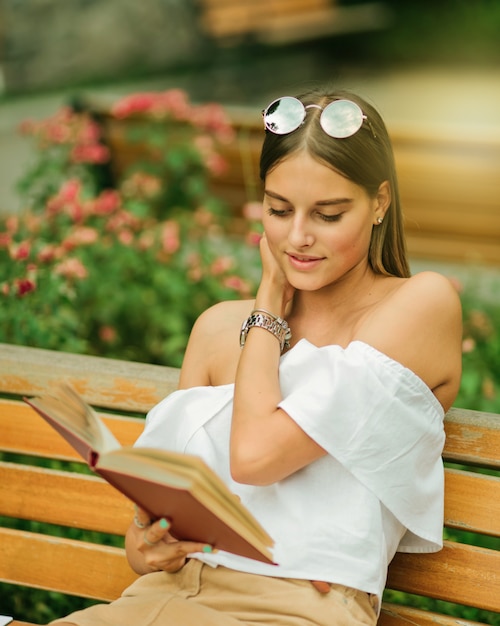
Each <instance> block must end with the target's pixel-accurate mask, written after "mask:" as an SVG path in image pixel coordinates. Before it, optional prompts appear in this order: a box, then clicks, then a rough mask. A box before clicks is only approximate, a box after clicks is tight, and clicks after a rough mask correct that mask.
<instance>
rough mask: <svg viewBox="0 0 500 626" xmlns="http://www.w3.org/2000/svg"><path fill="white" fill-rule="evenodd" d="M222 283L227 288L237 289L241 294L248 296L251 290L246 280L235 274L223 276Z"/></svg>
mask: <svg viewBox="0 0 500 626" xmlns="http://www.w3.org/2000/svg"><path fill="white" fill-rule="evenodd" d="M223 285H224V287H228V288H229V289H234V291H237V292H238V293H239V294H240V295H241V296H245V297H246V296H249V295H250V292H251V289H250V285H249V284H248V283H247V281H245V280H243V279H242V278H240V277H239V276H236V275H233V276H228V277H227V278H225V279H224V281H223Z"/></svg>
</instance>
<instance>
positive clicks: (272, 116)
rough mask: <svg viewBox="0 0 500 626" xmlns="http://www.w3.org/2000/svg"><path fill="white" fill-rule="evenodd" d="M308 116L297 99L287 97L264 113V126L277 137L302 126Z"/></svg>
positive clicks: (276, 101)
mask: <svg viewBox="0 0 500 626" xmlns="http://www.w3.org/2000/svg"><path fill="white" fill-rule="evenodd" d="M305 116H306V111H305V109H304V105H303V104H302V102H301V101H300V100H297V98H293V97H292V96H285V97H284V98H279V99H278V100H275V101H274V102H271V104H270V105H269V106H268V107H267V109H266V110H265V111H264V124H265V126H266V128H267V129H268V130H270V131H271V132H273V133H276V134H277V135H286V134H287V133H291V132H292V131H294V130H297V128H298V127H299V126H300V125H301V124H302V122H303V121H304V118H305Z"/></svg>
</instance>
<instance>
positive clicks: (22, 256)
mask: <svg viewBox="0 0 500 626" xmlns="http://www.w3.org/2000/svg"><path fill="white" fill-rule="evenodd" d="M9 252H10V258H11V259H13V260H14V261H25V260H26V259H27V258H28V257H29V255H30V252H31V244H30V242H29V241H21V242H20V243H19V244H17V245H11V247H10V250H9Z"/></svg>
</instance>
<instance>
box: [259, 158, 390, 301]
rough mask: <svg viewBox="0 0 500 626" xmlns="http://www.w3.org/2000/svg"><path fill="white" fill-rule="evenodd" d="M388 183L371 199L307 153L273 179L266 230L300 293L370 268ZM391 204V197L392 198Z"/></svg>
mask: <svg viewBox="0 0 500 626" xmlns="http://www.w3.org/2000/svg"><path fill="white" fill-rule="evenodd" d="M387 195H388V184H387V183H382V185H381V187H380V189H379V194H378V195H377V196H376V197H375V198H370V197H369V196H368V194H367V192H366V190H365V189H363V187H360V186H359V185H356V184H355V183H353V182H352V181H350V180H348V179H347V178H344V177H343V176H341V175H340V174H338V173H337V172H335V171H334V170H332V169H330V168H329V167H327V166H326V165H323V164H321V163H320V162H318V161H316V160H315V159H313V158H312V157H311V156H310V155H309V154H308V153H307V152H300V153H297V154H294V155H292V156H290V157H288V158H287V159H285V160H284V161H282V162H281V163H280V164H279V165H277V166H276V167H275V168H274V169H273V170H271V172H270V173H269V174H268V175H267V177H266V181H265V195H264V211H263V225H264V230H265V233H266V237H267V241H268V243H269V247H270V249H271V251H272V253H273V255H274V257H275V258H276V260H277V262H278V263H279V265H280V267H281V268H282V270H283V271H284V273H285V275H286V277H287V279H288V281H289V283H290V284H291V285H292V286H293V287H295V288H296V289H300V290H305V291H313V290H318V289H322V288H324V287H326V286H328V285H330V284H332V283H335V282H337V281H338V280H339V279H341V278H343V277H344V276H346V275H348V274H350V273H352V272H355V271H356V269H360V270H361V271H365V270H366V268H367V266H368V249H369V245H370V238H371V233H372V229H373V227H374V225H376V224H377V218H378V217H382V218H383V217H384V213H385V210H386V206H388V202H389V200H387V197H386V196H387ZM389 199H390V198H389Z"/></svg>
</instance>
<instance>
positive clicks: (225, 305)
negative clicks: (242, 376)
mask: <svg viewBox="0 0 500 626" xmlns="http://www.w3.org/2000/svg"><path fill="white" fill-rule="evenodd" d="M253 303H254V301H253V300H230V301H224V302H219V303H218V304H215V305H213V306H211V307H210V308H208V309H207V310H206V311H204V312H203V313H202V314H201V315H200V316H199V317H198V319H197V320H196V322H195V324H194V326H193V329H192V331H191V335H190V338H189V342H188V345H187V348H186V352H185V355H184V361H183V364H182V369H181V377H180V384H179V386H180V388H186V387H193V386H198V385H220V384H225V383H228V382H232V380H231V379H232V378H234V372H235V370H236V365H237V362H238V358H239V352H240V348H239V331H240V328H241V324H242V323H243V321H244V320H245V319H246V318H247V317H248V315H249V313H250V311H251V309H252V307H253Z"/></svg>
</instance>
